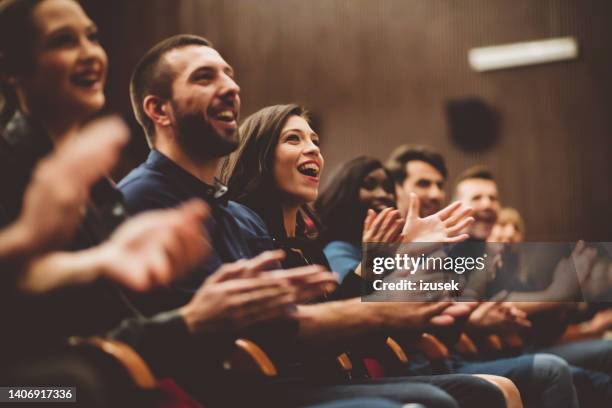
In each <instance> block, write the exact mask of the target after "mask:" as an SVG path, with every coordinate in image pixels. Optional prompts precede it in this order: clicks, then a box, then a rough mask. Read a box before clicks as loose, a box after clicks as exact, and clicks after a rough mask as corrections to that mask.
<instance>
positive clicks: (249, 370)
mask: <svg viewBox="0 0 612 408" xmlns="http://www.w3.org/2000/svg"><path fill="white" fill-rule="evenodd" d="M234 346H235V349H234V350H233V351H232V352H231V353H230V355H229V356H228V357H227V358H226V359H225V361H224V362H223V368H224V369H226V370H235V371H236V372H238V373H240V374H247V375H259V376H261V375H263V376H265V377H276V376H277V375H278V371H277V369H276V366H275V365H274V363H273V362H272V360H270V357H268V355H267V354H266V352H265V351H263V349H262V348H261V347H259V346H258V345H257V344H255V343H254V342H252V341H251V340H247V339H237V340H236V341H235V342H234Z"/></svg>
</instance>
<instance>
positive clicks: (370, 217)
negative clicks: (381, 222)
mask: <svg viewBox="0 0 612 408" xmlns="http://www.w3.org/2000/svg"><path fill="white" fill-rule="evenodd" d="M374 218H376V212H375V211H374V210H373V209H371V208H369V209H368V213H367V215H366V217H365V220H364V221H363V231H364V232H365V231H367V230H368V229H370V226H371V225H372V221H374Z"/></svg>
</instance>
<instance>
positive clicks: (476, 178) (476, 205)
mask: <svg viewBox="0 0 612 408" xmlns="http://www.w3.org/2000/svg"><path fill="white" fill-rule="evenodd" d="M454 198H455V199H456V200H459V201H462V202H463V203H465V204H467V205H469V206H470V207H472V208H473V209H474V213H473V214H472V215H473V216H474V219H475V221H474V223H473V224H472V225H471V226H470V229H469V231H468V233H469V234H470V237H471V238H472V239H477V240H481V241H484V240H486V239H487V237H488V236H489V234H491V231H492V230H493V226H494V225H495V222H496V221H497V216H498V214H499V211H500V209H501V206H500V203H499V193H498V191H497V183H496V182H495V179H494V178H493V174H492V173H491V172H490V171H489V170H488V169H487V168H486V167H482V166H475V167H470V168H469V169H467V170H465V171H464V172H463V173H462V174H461V175H460V176H459V179H458V180H457V185H456V187H455V194H454Z"/></svg>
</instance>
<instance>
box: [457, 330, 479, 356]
mask: <svg viewBox="0 0 612 408" xmlns="http://www.w3.org/2000/svg"><path fill="white" fill-rule="evenodd" d="M455 349H456V350H457V351H458V352H459V354H462V355H475V354H478V347H476V343H474V340H472V339H471V338H470V336H468V335H467V334H465V333H461V336H459V341H457V344H456V345H455Z"/></svg>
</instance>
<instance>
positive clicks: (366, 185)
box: [361, 179, 378, 191]
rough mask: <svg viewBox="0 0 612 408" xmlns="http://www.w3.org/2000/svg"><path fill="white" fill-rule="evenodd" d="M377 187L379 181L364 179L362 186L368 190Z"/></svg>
mask: <svg viewBox="0 0 612 408" xmlns="http://www.w3.org/2000/svg"><path fill="white" fill-rule="evenodd" d="M376 187H378V183H377V182H376V180H372V179H365V180H363V183H361V188H364V189H366V190H368V191H373V190H375V189H376Z"/></svg>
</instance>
